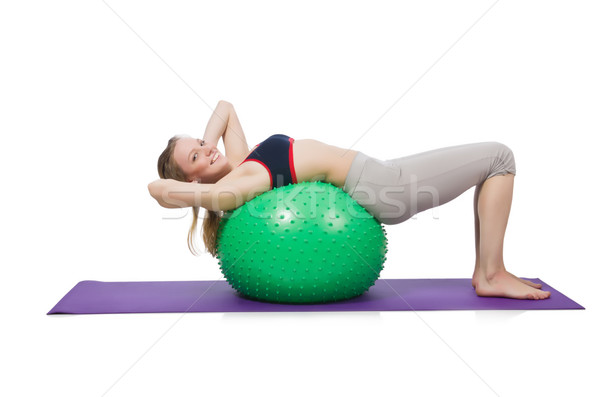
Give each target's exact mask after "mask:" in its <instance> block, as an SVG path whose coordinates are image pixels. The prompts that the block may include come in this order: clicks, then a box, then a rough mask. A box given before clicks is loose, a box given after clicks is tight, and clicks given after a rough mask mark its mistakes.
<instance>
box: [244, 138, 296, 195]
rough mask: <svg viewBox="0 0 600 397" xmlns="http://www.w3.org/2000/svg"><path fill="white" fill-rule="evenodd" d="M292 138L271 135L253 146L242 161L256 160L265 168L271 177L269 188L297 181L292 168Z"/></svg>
mask: <svg viewBox="0 0 600 397" xmlns="http://www.w3.org/2000/svg"><path fill="white" fill-rule="evenodd" d="M293 143H294V138H290V137H289V136H287V135H283V134H275V135H271V136H270V137H268V138H267V139H265V140H264V141H262V142H261V143H259V144H258V145H256V147H255V148H254V150H253V151H252V152H251V153H250V154H249V155H248V157H246V159H244V161H242V163H241V164H243V163H245V162H246V161H256V162H257V163H259V164H261V165H262V166H263V167H265V168H266V169H267V171H268V172H269V178H270V179H271V189H273V188H274V187H281V186H285V185H289V184H290V183H298V181H297V179H296V170H295V169H294V153H293V150H292V148H293Z"/></svg>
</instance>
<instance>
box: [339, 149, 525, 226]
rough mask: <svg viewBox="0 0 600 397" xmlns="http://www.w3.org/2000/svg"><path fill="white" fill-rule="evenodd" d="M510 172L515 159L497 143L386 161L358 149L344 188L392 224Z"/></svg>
mask: <svg viewBox="0 0 600 397" xmlns="http://www.w3.org/2000/svg"><path fill="white" fill-rule="evenodd" d="M507 173H511V174H514V175H516V167H515V158H514V155H513V153H512V150H511V149H510V148H509V147H508V146H506V145H504V144H502V143H499V142H482V143H472V144H467V145H459V146H451V147H446V148H442V149H436V150H431V151H427V152H423V153H418V154H414V155H411V156H406V157H400V158H397V159H393V160H385V161H382V160H378V159H375V158H372V157H369V156H367V155H365V154H364V153H362V152H358V154H357V155H356V157H355V158H354V161H353V162H352V165H351V166H350V171H349V172H348V175H347V177H346V181H345V184H344V188H343V190H344V191H345V192H346V193H348V194H349V195H350V196H351V197H352V198H353V199H355V200H356V201H357V202H358V203H359V204H360V205H361V206H362V207H364V208H365V209H366V210H367V211H368V212H369V213H370V214H371V215H373V216H374V217H375V218H377V219H378V220H379V221H380V222H381V223H385V224H389V225H393V224H396V223H400V222H404V221H405V220H407V219H410V218H411V217H412V216H414V215H415V214H416V213H418V212H421V211H425V210H427V209H430V208H433V207H437V206H440V205H442V204H445V203H447V202H448V201H450V200H453V199H455V198H456V197H458V196H459V195H461V194H462V193H464V192H465V191H467V190H468V189H469V188H471V187H473V186H476V185H479V184H481V183H483V182H484V181H485V180H486V179H488V178H491V177H492V176H496V175H505V174H507Z"/></svg>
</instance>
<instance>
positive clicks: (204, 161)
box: [173, 138, 231, 183]
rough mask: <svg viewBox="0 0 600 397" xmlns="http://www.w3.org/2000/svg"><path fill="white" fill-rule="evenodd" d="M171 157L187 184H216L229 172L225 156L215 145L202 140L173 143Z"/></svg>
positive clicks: (190, 139) (181, 140)
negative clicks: (183, 174)
mask: <svg viewBox="0 0 600 397" xmlns="http://www.w3.org/2000/svg"><path fill="white" fill-rule="evenodd" d="M173 157H174V158H175V162H176V163H177V165H179V167H180V168H181V170H182V171H183V172H184V173H185V175H186V177H187V179H188V182H200V183H216V182H217V181H218V180H219V179H221V178H222V177H224V176H225V175H227V174H228V173H229V171H231V166H230V165H229V162H228V161H227V158H226V157H225V155H223V154H222V153H221V152H219V150H218V149H217V147H216V146H215V145H213V144H210V143H208V142H204V141H203V140H202V139H195V138H181V139H179V140H178V141H177V142H176V143H175V150H174V152H173Z"/></svg>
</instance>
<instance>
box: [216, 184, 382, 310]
mask: <svg viewBox="0 0 600 397" xmlns="http://www.w3.org/2000/svg"><path fill="white" fill-rule="evenodd" d="M385 234H386V233H385V230H384V228H383V226H382V225H381V224H380V223H379V222H378V221H377V220H376V219H375V218H373V216H372V215H370V214H369V213H368V212H367V211H366V210H365V209H364V208H363V207H361V206H360V205H359V204H358V203H357V202H356V201H355V200H354V199H352V198H351V197H350V196H349V195H348V194H346V193H345V192H344V191H343V190H342V189H340V188H338V187H335V186H334V185H331V184H329V183H323V182H303V183H299V184H290V185H287V186H284V187H280V188H275V189H273V190H270V191H268V192H266V193H263V194H261V195H260V196H257V197H255V198H254V199H252V200H251V201H248V202H247V203H245V204H244V205H242V206H241V207H238V208H236V209H235V210H233V211H228V212H226V213H225V214H224V216H223V218H222V220H221V224H220V226H219V232H218V235H217V258H218V259H219V264H220V267H221V272H222V273H223V275H224V276H225V278H226V279H227V281H228V283H229V284H230V285H231V286H232V287H233V288H234V289H236V290H237V291H238V292H239V293H241V294H242V295H244V296H245V297H248V298H250V299H256V300H262V301H268V302H279V303H324V302H331V301H337V300H343V299H348V298H352V297H355V296H358V295H361V294H363V293H364V292H365V291H367V290H368V289H369V288H370V287H371V286H372V285H373V284H375V280H377V279H378V278H379V274H380V272H381V270H382V269H383V263H384V262H385V253H386V252H387V249H386V246H387V239H386V237H385Z"/></svg>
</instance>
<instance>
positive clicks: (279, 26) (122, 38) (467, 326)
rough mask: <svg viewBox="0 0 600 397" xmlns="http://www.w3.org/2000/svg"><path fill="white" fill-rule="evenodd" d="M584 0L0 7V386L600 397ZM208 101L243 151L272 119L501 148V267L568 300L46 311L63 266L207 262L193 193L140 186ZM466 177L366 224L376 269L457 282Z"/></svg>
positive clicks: (373, 140)
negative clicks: (172, 199) (227, 108)
mask: <svg viewBox="0 0 600 397" xmlns="http://www.w3.org/2000/svg"><path fill="white" fill-rule="evenodd" d="M490 7H491V8H490ZM599 11H600V10H599V7H598V5H597V3H596V2H593V1H570V2H567V1H563V2H560V1H500V2H496V3H494V2H492V1H486V2H481V1H453V2H446V1H423V2H417V1H415V2H396V1H371V2H354V1H352V2H350V1H337V2H321V1H302V2H294V3H284V2H278V1H252V2H243V1H201V2H196V1H116V0H107V2H106V3H105V2H103V1H101V0H92V1H52V2H45V1H37V2H33V1H22V2H16V1H15V2H3V3H2V5H1V6H0V40H1V41H0V57H1V62H0V131H1V133H2V140H1V142H2V143H1V145H0V150H1V152H0V161H1V171H2V178H1V181H2V183H1V186H2V187H1V189H2V195H1V196H0V197H1V198H0V199H1V200H2V202H1V206H0V211H2V213H1V218H0V219H1V220H0V225H1V228H2V248H1V250H0V260H1V262H0V263H1V269H2V273H1V274H2V278H1V280H2V287H1V288H0V297H1V304H2V313H3V316H4V317H3V321H2V327H0V333H1V339H0V343H1V345H0V348H1V350H0V351H1V354H0V360H2V364H3V367H4V369H3V370H2V373H1V374H0V376H1V378H2V380H1V381H0V394H3V395H23V396H25V395H60V396H101V395H106V396H133V395H178V396H191V395H211V396H235V395H237V396H282V395H283V396H307V395H339V396H367V395H382V396H383V395H411V396H429V395H442V394H443V395H456V396H496V395H501V396H525V395H531V394H534V393H535V394H539V395H546V396H554V395H556V396H559V395H591V394H593V393H592V390H595V391H596V392H597V391H598V385H597V381H596V375H597V369H598V368H597V367H596V368H595V369H594V367H593V366H592V365H588V364H587V361H588V358H593V361H592V363H595V362H596V361H597V360H596V357H598V355H599V354H600V349H599V347H598V342H597V339H596V337H597V335H598V333H599V331H600V330H599V327H598V325H597V323H598V303H599V298H598V291H597V288H596V285H597V281H598V278H597V277H598V276H599V271H598V266H599V263H598V262H599V261H598V255H597V246H598V225H599V221H600V219H599V215H598V207H597V200H598V193H599V189H598V183H599V180H600V179H599V177H598V174H597V169H598V167H597V162H598V157H599V150H598V145H597V143H596V141H595V136H596V135H597V134H598V132H599V127H600V121H599V116H598V110H599V109H600V96H599V95H598V93H599V92H600V78H599V74H598V70H600V56H599V52H598V48H600V46H599V43H598V41H599V40H598V37H600V25H599V24H598V19H599V17H600V15H599V14H600V12H599ZM219 99H224V100H227V101H229V102H231V103H233V104H234V106H235V108H236V110H237V112H238V115H239V118H240V120H241V123H242V126H243V128H244V131H245V133H246V136H247V137H248V143H249V144H250V145H251V146H253V145H254V144H256V143H258V142H260V141H261V140H263V139H264V138H266V137H267V136H269V135H271V134H273V133H285V134H288V135H290V136H292V137H294V138H296V139H302V138H317V139H319V140H321V141H324V142H326V143H329V144H334V145H337V146H340V147H346V148H348V147H352V148H353V149H356V150H361V151H363V152H364V153H366V154H368V155H371V156H375V157H378V158H381V159H387V158H394V157H400V156H403V155H408V154H413V153H417V152H420V151H425V150H430V149H435V148H439V147H444V146H450V145H455V144H463V143H470V142H481V141H500V142H503V143H505V144H507V145H508V146H510V147H511V148H512V149H513V152H514V153H515V156H516V160H517V177H516V179H515V192H514V201H513V208H512V213H511V218H510V221H509V226H508V230H507V236H506V240H505V262H506V266H507V268H508V269H509V270H512V271H513V272H514V273H516V274H518V275H520V276H522V277H539V278H541V279H542V280H544V281H545V282H547V283H548V284H550V285H552V286H553V287H555V288H557V289H558V290H560V291H561V292H563V293H565V294H566V295H568V296H569V297H571V298H572V299H574V300H575V301H577V302H578V303H580V304H582V305H583V306H585V307H586V308H587V310H585V311H506V312H503V311H496V312H488V311H447V312H369V313H360V312H356V313H263V314H255V313H247V314H244V313H229V314H222V313H216V314H207V313H189V314H185V315H181V314H137V315H133V314H132V315H86V316H83V315H82V316H46V314H45V313H46V312H47V311H48V310H50V309H51V308H52V306H54V304H55V303H56V302H58V300H60V298H62V297H63V296H64V294H65V293H67V292H68V291H69V290H70V289H71V288H72V287H73V286H74V285H75V284H76V283H77V282H78V281H81V280H102V281H138V280H139V281H145V280H200V279H203V280H216V279H220V278H221V273H220V271H219V268H218V265H217V262H216V259H214V258H212V257H210V256H209V255H208V254H204V255H202V256H201V257H199V258H198V257H194V256H192V255H191V254H190V253H189V252H188V250H187V245H186V234H187V230H188V227H189V224H190V222H191V212H189V213H188V212H187V211H183V210H181V211H177V210H167V209H163V208H161V207H159V206H158V205H157V204H156V202H154V200H153V199H152V198H151V197H150V196H149V194H148V192H147V188H146V187H147V184H148V183H149V182H150V181H152V180H154V179H155V178H157V173H156V160H157V157H158V155H159V154H160V152H161V151H162V150H163V148H164V146H165V145H166V143H167V140H168V139H169V138H170V137H171V136H172V135H174V134H181V133H187V134H191V135H193V136H197V137H201V136H202V134H203V132H204V128H205V126H206V122H207V121H208V118H209V117H210V115H211V113H212V109H213V108H214V106H215V105H216V103H217V101H218V100H219ZM363 135H364V136H363ZM361 136H362V138H361ZM221 149H223V147H222V145H221ZM472 197H473V190H469V191H468V192H466V193H465V194H463V195H462V196H460V197H459V198H458V199H456V200H454V201H452V202H451V203H448V204H446V205H444V206H442V207H440V208H438V209H437V213H434V212H433V211H426V212H423V213H420V214H418V215H417V216H416V217H415V219H412V220H409V221H407V222H405V223H403V224H401V225H397V226H391V227H387V231H388V238H389V241H390V251H389V253H388V260H387V262H386V267H385V269H384V271H383V272H382V274H381V277H383V278H428V277H430V278H443V277H446V278H463V277H470V276H471V274H472V270H473V264H474V242H473V207H472ZM434 215H435V216H437V218H438V219H436V218H435V217H434ZM165 218H178V219H165Z"/></svg>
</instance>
